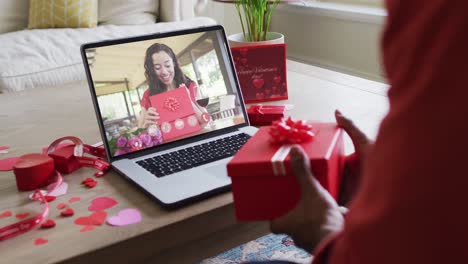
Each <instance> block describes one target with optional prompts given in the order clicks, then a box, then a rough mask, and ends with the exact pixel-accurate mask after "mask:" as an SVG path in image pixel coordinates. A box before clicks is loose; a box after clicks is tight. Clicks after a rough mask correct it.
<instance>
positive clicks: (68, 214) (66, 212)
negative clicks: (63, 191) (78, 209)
mask: <svg viewBox="0 0 468 264" xmlns="http://www.w3.org/2000/svg"><path fill="white" fill-rule="evenodd" d="M74 214H75V211H73V209H71V208H67V210H65V211H62V212H60V215H62V216H65V217H68V216H72V215H74Z"/></svg>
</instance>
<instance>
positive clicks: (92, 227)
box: [80, 225, 94, 232]
mask: <svg viewBox="0 0 468 264" xmlns="http://www.w3.org/2000/svg"><path fill="white" fill-rule="evenodd" d="M93 230H94V226H90V225H88V226H85V227H83V228H81V229H80V232H87V231H93Z"/></svg>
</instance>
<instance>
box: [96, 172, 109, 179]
mask: <svg viewBox="0 0 468 264" xmlns="http://www.w3.org/2000/svg"><path fill="white" fill-rule="evenodd" d="M104 174H106V173H105V172H103V171H98V172H96V173H94V176H96V177H97V178H101V177H102V176H104Z"/></svg>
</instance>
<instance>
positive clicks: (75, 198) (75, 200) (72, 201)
mask: <svg viewBox="0 0 468 264" xmlns="http://www.w3.org/2000/svg"><path fill="white" fill-rule="evenodd" d="M80 200H81V198H80V197H72V198H70V200H68V202H69V203H74V202H78V201H80Z"/></svg>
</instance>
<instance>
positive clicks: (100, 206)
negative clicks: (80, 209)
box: [88, 196, 118, 212]
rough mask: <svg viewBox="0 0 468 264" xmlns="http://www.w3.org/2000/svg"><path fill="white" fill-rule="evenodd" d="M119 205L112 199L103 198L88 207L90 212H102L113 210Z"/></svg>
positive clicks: (92, 202)
mask: <svg viewBox="0 0 468 264" xmlns="http://www.w3.org/2000/svg"><path fill="white" fill-rule="evenodd" d="M116 204H118V202H117V201H116V200H114V199H112V198H110V197H106V196H102V197H98V198H96V199H94V200H92V201H91V205H90V206H89V207H88V210H89V211H93V212H96V211H102V210H106V209H108V208H111V207H113V206H115V205H116Z"/></svg>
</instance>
